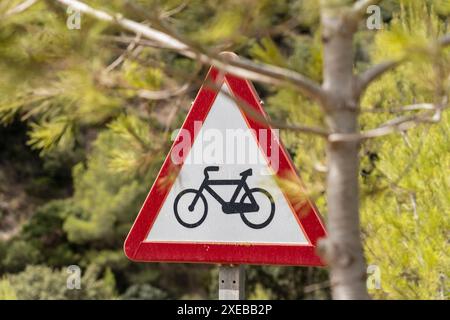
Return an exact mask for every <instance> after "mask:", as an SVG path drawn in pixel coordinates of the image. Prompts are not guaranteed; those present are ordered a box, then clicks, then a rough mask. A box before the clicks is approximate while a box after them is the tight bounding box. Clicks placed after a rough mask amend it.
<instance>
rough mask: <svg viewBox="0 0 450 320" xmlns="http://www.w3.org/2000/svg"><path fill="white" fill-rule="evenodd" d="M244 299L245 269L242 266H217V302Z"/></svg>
mask: <svg viewBox="0 0 450 320" xmlns="http://www.w3.org/2000/svg"><path fill="white" fill-rule="evenodd" d="M244 298H245V269H244V266H243V265H221V266H219V300H243V299H244Z"/></svg>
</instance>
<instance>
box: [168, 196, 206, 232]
mask: <svg viewBox="0 0 450 320" xmlns="http://www.w3.org/2000/svg"><path fill="white" fill-rule="evenodd" d="M198 193H199V191H198V190H195V189H186V190H183V191H181V192H180V193H179V194H178V195H177V197H176V198H175V201H174V204H173V211H174V212H175V218H176V219H177V221H178V223H179V224H181V225H182V226H183V227H186V228H195V227H198V226H199V225H201V224H202V223H203V221H205V218H206V214H207V213H208V204H207V202H206V198H205V196H204V195H203V194H201V193H200V194H199V199H198V200H197V203H196V204H195V206H193V207H191V205H192V203H193V201H194V198H195V196H197V194H198Z"/></svg>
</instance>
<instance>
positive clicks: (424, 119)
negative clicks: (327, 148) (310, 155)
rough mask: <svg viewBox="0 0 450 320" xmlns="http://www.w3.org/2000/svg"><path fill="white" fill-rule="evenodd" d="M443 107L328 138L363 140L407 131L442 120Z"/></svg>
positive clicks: (334, 134) (338, 140)
mask: <svg viewBox="0 0 450 320" xmlns="http://www.w3.org/2000/svg"><path fill="white" fill-rule="evenodd" d="M443 109H444V107H438V106H436V107H435V108H434V109H433V110H428V111H426V112H423V113H421V114H416V115H409V116H401V117H397V118H394V119H392V120H390V121H388V122H386V123H384V124H383V125H381V126H380V127H378V128H375V129H371V130H367V131H364V132H361V133H332V134H330V135H329V136H328V140H329V141H330V142H342V141H361V140H366V139H370V138H376V137H382V136H385V135H388V134H391V133H395V132H402V131H406V130H409V129H411V128H414V127H416V126H417V125H419V124H422V123H438V122H439V121H440V120H441V114H442V110H443Z"/></svg>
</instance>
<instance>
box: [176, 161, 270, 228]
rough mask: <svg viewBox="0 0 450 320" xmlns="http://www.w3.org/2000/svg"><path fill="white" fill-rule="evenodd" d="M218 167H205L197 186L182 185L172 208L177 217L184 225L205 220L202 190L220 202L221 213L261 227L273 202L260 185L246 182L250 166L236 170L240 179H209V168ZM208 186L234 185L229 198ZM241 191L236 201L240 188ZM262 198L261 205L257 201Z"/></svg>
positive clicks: (197, 223) (206, 213)
mask: <svg viewBox="0 0 450 320" xmlns="http://www.w3.org/2000/svg"><path fill="white" fill-rule="evenodd" d="M212 171H219V167H218V166H209V167H206V168H205V169H204V171H203V174H204V179H203V182H202V184H201V185H200V187H199V188H198V189H185V190H183V191H181V192H180V193H179V194H178V195H177V197H176V198H175V201H174V205H173V209H174V212H175V217H176V219H177V221H178V222H179V223H180V224H181V225H182V226H184V227H186V228H195V227H198V226H200V225H201V224H202V223H203V221H205V219H206V216H207V215H208V202H207V201H206V197H205V195H204V194H203V193H204V192H205V191H207V192H208V193H209V194H210V195H211V196H212V197H213V198H214V199H215V200H216V201H217V202H219V204H220V205H221V206H222V212H223V213H225V214H239V215H240V216H241V219H242V221H243V222H244V223H245V224H246V225H247V226H249V227H250V228H253V229H262V228H264V227H266V226H267V225H269V223H270V222H271V221H272V219H273V217H274V215H275V202H274V201H273V198H272V195H271V194H270V193H269V192H268V191H267V190H265V189H263V188H252V189H250V187H249V186H248V184H247V178H248V177H249V176H251V175H252V169H247V170H245V171H243V172H241V173H240V176H241V178H240V179H236V180H234V179H231V180H220V179H218V180H212V179H210V178H209V174H208V173H209V172H212ZM211 186H236V189H235V190H234V192H233V195H232V197H231V199H230V201H225V200H224V199H222V197H221V196H220V195H219V194H217V192H215V191H214V190H213V189H212V188H211ZM242 190H243V192H244V194H243V195H242V197H241V198H240V200H239V201H237V198H238V196H239V194H240V193H241V191H242ZM200 200H201V201H200ZM262 202H265V205H261V203H262Z"/></svg>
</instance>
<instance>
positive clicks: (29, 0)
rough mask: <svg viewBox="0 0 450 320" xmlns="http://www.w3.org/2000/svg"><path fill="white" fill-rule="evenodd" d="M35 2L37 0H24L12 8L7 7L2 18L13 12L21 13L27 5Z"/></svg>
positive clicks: (29, 5)
mask: <svg viewBox="0 0 450 320" xmlns="http://www.w3.org/2000/svg"><path fill="white" fill-rule="evenodd" d="M36 2H37V0H26V1H24V2H22V3H20V4H19V5H17V6H15V7H14V8H11V9H9V10H8V11H6V13H5V14H4V15H3V17H4V18H6V17H9V16H12V15H14V14H18V13H21V12H23V11H25V10H27V9H28V8H29V7H31V6H32V5H34V4H35V3H36Z"/></svg>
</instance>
